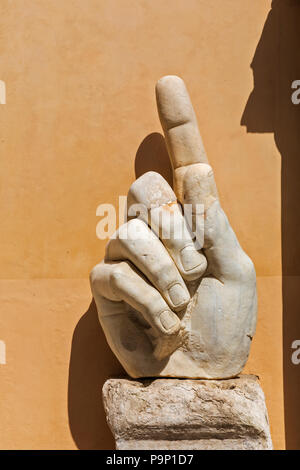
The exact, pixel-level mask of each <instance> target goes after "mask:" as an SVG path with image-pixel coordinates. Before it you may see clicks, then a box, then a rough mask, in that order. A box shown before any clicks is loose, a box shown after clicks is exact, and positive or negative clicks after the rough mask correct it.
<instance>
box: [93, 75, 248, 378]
mask: <svg viewBox="0 0 300 470" xmlns="http://www.w3.org/2000/svg"><path fill="white" fill-rule="evenodd" d="M156 97H157V106H158V112H159V117H160V121H161V124H162V128H163V130H164V135H165V139H166V143H167V148H168V152H169V156H170V159H171V162H172V166H173V176H174V185H173V186H174V191H173V189H172V188H171V187H170V186H169V184H168V183H167V182H166V180H165V179H164V178H163V177H162V176H161V175H160V174H158V173H155V172H148V173H146V174H144V175H142V176H141V177H140V178H138V179H137V180H136V181H135V182H134V183H133V184H132V186H131V187H130V189H129V192H128V199H127V204H128V213H129V215H130V214H131V215H132V214H134V208H135V207H136V205H138V207H139V206H141V207H145V208H146V210H145V211H142V210H141V211H140V212H139V214H138V216H136V217H131V218H130V219H129V221H128V222H127V223H126V224H124V225H122V226H121V227H120V228H119V229H118V231H117V233H116V234H115V236H113V237H112V238H111V239H110V241H109V242H108V245H107V248H106V254H105V259H104V260H103V261H102V262H101V263H100V264H98V265H97V266H95V268H94V269H93V270H92V272H91V276H90V279H91V287H92V292H93V296H94V299H95V302H96V305H97V310H98V314H99V320H100V323H101V325H102V328H103V330H104V333H105V336H106V338H107V341H108V343H109V345H110V347H111V349H112V351H113V352H114V353H115V355H116V356H117V358H118V359H119V361H120V362H121V364H122V365H123V367H124V368H125V370H126V372H127V373H128V374H129V375H130V376H131V377H134V378H138V377H182V378H206V379H207V378H208V379H223V378H229V377H234V376H236V375H238V374H239V373H240V372H241V370H242V369H243V367H244V365H245V363H246V361H247V358H248V354H249V349H250V345H251V341H252V338H253V335H254V332H255V326H256V310H257V305H256V275H255V269H254V266H253V263H252V261H251V260H250V258H249V257H248V256H247V255H246V253H245V252H244V251H243V249H242V248H241V246H240V244H239V242H238V240H237V238H236V235H235V233H234V232H233V230H232V228H231V227H230V224H229V222H228V219H227V217H226V215H225V213H224V211H223V210H222V207H221V205H220V201H219V197H218V193H217V189H216V184H215V181H214V175H213V171H212V168H211V167H210V166H209V164H208V161H207V157H206V154H205V151H204V147H203V143H202V140H201V137H200V134H199V131H198V126H197V122H196V117H195V113H194V110H193V107H192V104H191V102H190V98H189V95H188V92H187V90H186V87H185V84H184V82H183V81H182V80H181V79H180V78H179V77H176V76H166V77H163V78H162V79H160V80H159V81H158V83H157V85H156ZM186 207H188V208H190V211H189V212H190V213H189V217H187V213H185V212H184V211H185V209H184V208H186ZM188 219H189V220H188ZM170 221H171V222H172V223H171V224H170ZM167 225H169V226H170V227H171V228H170V229H169V230H164V228H165V226H167ZM199 227H200V229H199ZM197 230H198V231H197ZM165 232H166V233H165ZM202 232H203V233H202ZM195 233H196V235H195V236H194V234H195ZM178 234H180V236H178ZM201 234H202V235H203V236H201Z"/></svg>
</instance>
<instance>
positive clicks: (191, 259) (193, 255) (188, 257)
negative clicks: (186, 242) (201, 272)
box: [180, 246, 202, 271]
mask: <svg viewBox="0 0 300 470" xmlns="http://www.w3.org/2000/svg"><path fill="white" fill-rule="evenodd" d="M180 257H181V262H182V266H183V268H184V269H185V271H191V270H192V269H195V268H197V266H199V265H200V264H201V263H202V257H201V256H200V255H199V253H198V251H196V250H195V249H194V248H193V247H191V246H186V247H185V248H183V249H182V250H181V252H180Z"/></svg>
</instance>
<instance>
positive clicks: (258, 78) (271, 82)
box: [241, 0, 300, 449]
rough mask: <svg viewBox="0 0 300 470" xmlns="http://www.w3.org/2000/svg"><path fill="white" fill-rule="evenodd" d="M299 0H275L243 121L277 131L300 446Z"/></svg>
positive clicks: (287, 383) (291, 428) (289, 392)
mask: <svg viewBox="0 0 300 470" xmlns="http://www.w3.org/2000/svg"><path fill="white" fill-rule="evenodd" d="M299 25H300V1H299V0H273V2H272V9H271V11H270V13H269V15H268V17H267V20H266V23H265V26H264V29H263V32H262V35H261V38H260V40H259V43H258V46H257V49H256V51H255V55H254V58H253V61H252V64H251V68H252V69H253V76H254V89H253V91H252V93H251V94H250V97H249V99H248V102H247V105H246V108H245V110H244V113H243V116H242V120H241V124H242V125H245V126H246V127H247V131H248V132H257V133H264V132H270V133H273V134H274V139H275V143H276V145H277V148H278V150H279V152H280V154H281V158H282V169H281V210H282V212H281V213H282V216H281V217H282V219H281V220H282V276H283V277H282V294H283V357H284V363H283V372H284V408H285V427H286V444H287V448H288V449H299V448H300V401H299V393H300V365H298V366H297V365H295V364H293V363H292V361H291V355H292V349H291V345H292V342H293V341H294V340H296V339H300V296H299V292H300V243H299V229H300V204H299V199H300V198H299V187H300V185H299V180H300V104H299V105H295V104H293V102H292V99H291V96H292V93H293V92H294V91H295V90H293V89H292V83H293V82H294V81H295V80H300V56H299V52H298V50H297V44H298V41H299V31H300V29H299V28H300V26H299Z"/></svg>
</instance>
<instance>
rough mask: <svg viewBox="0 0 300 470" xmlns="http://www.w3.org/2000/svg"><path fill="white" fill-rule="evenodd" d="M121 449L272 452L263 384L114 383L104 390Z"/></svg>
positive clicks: (246, 380)
mask: <svg viewBox="0 0 300 470" xmlns="http://www.w3.org/2000/svg"><path fill="white" fill-rule="evenodd" d="M103 402H104V407H105V411H106V415H107V421H108V424H109V427H110V429H111V430H112V433H113V435H114V437H115V441H116V448H117V449H119V450H122V449H123V450H126V449H131V450H132V449H152V450H154V449H187V450H192V449H244V450H248V449H249V450H254V449H272V441H271V436H270V430H269V422H268V414H267V409H266V404H265V397H264V393H263V391H262V389H261V387H260V385H259V380H258V378H257V377H256V376H253V375H241V376H239V377H237V378H234V379H227V380H191V379H182V380H180V379H155V380H147V379H140V380H131V379H109V380H107V382H106V383H105V384H104V387H103Z"/></svg>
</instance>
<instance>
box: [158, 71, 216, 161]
mask: <svg viewBox="0 0 300 470" xmlns="http://www.w3.org/2000/svg"><path fill="white" fill-rule="evenodd" d="M156 100H157V108H158V114H159V118H160V122H161V125H162V128H163V130H164V134H165V138H166V143H167V148H168V151H169V155H170V159H171V162H172V165H173V168H174V170H175V169H177V168H180V167H183V166H187V165H191V164H194V163H207V157H206V153H205V150H204V146H203V142H202V139H201V136H200V133H199V129H198V125H197V119H196V116H195V112H194V109H193V106H192V103H191V100H190V97H189V94H188V91H187V89H186V86H185V84H184V81H183V80H182V79H181V78H179V77H176V76H175V75H167V76H165V77H163V78H161V79H160V80H159V81H158V82H157V84H156Z"/></svg>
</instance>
